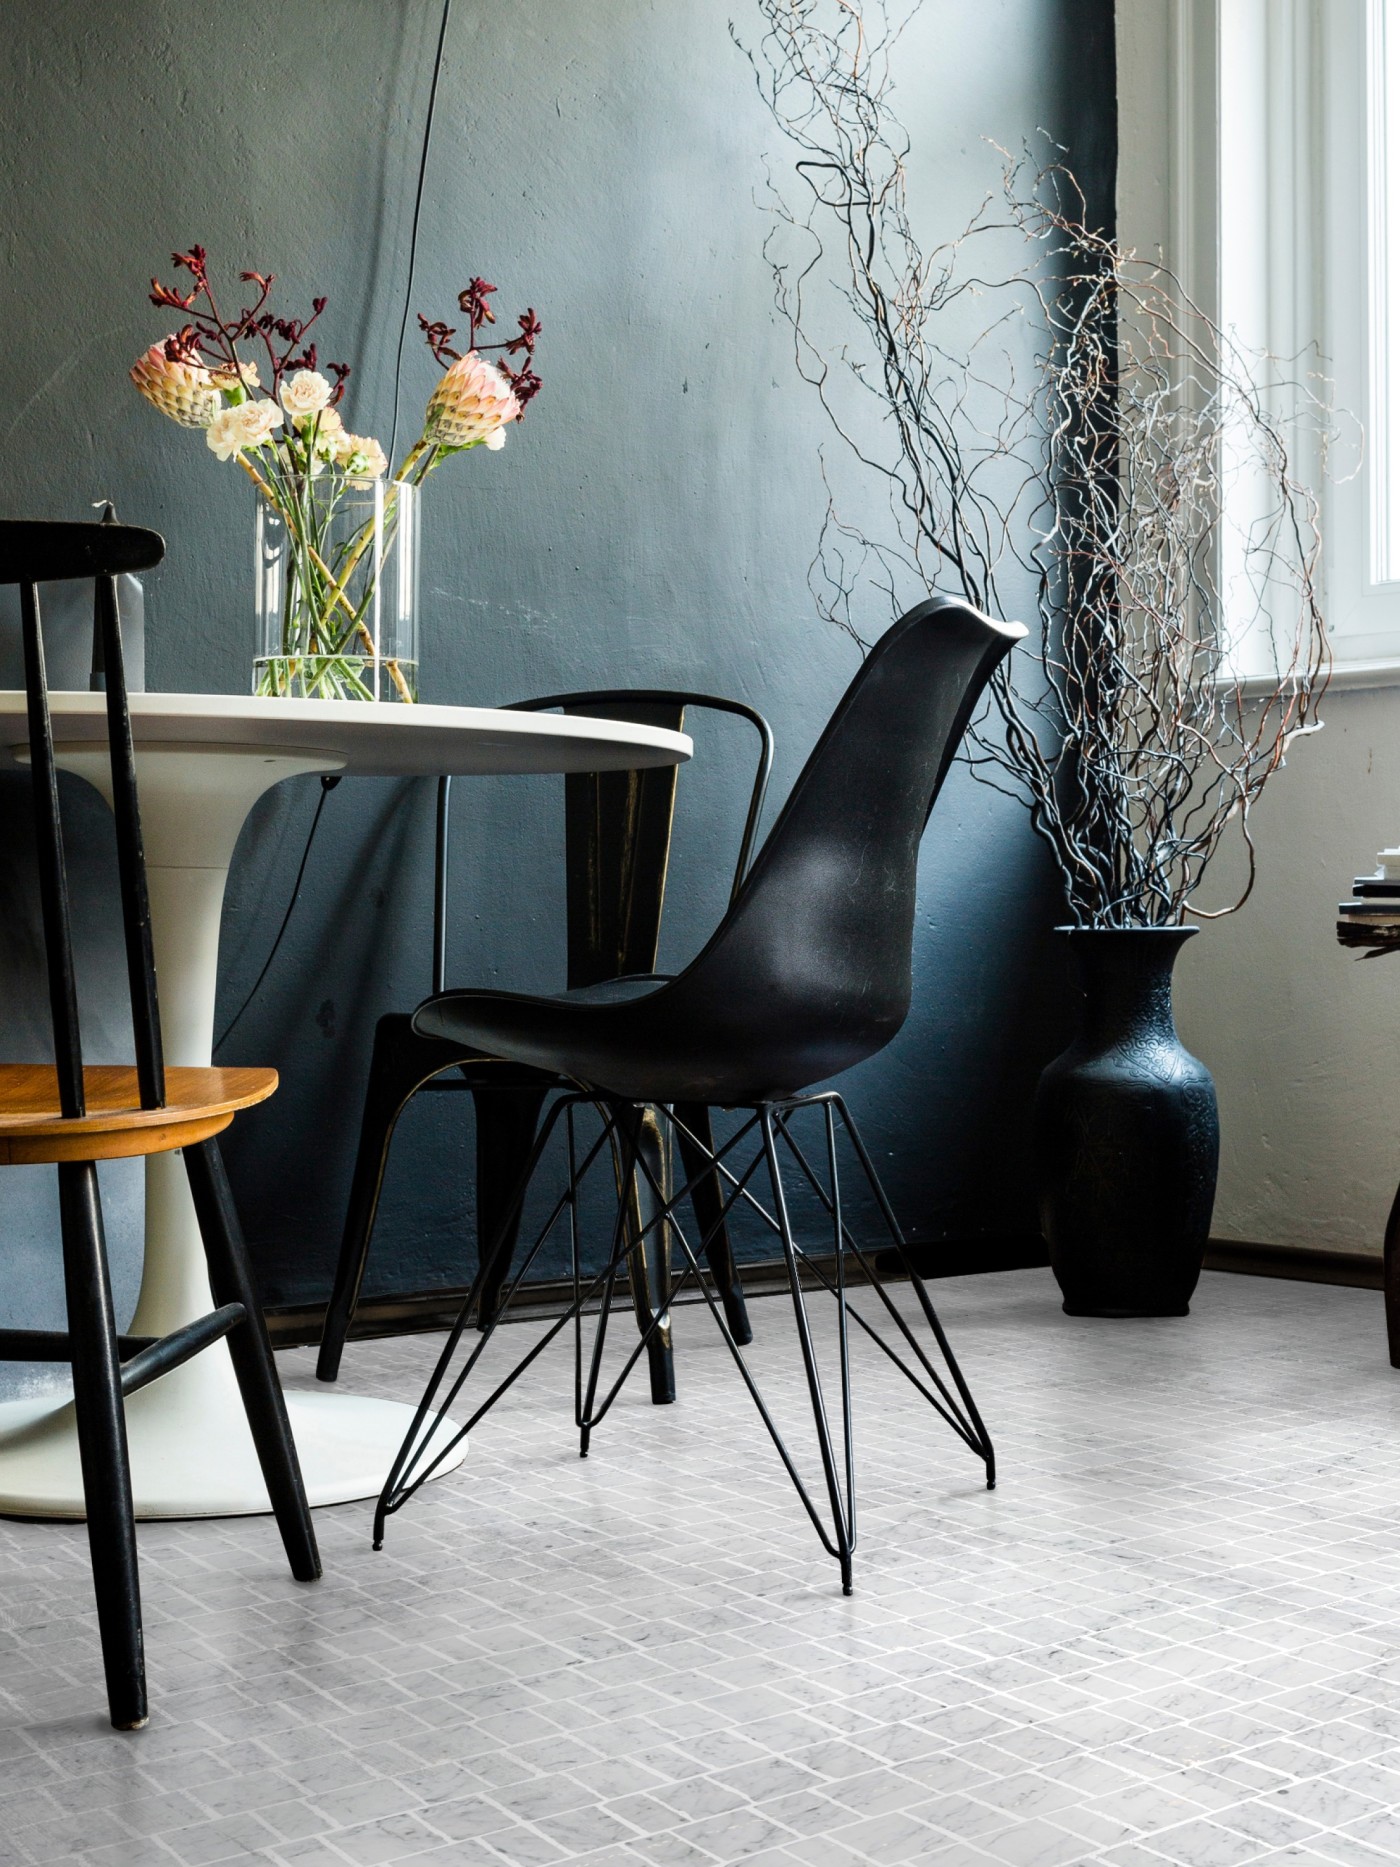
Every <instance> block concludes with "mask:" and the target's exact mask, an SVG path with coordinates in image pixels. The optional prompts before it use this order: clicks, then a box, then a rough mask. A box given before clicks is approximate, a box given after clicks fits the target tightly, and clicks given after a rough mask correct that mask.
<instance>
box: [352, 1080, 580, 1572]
mask: <svg viewBox="0 0 1400 1867" xmlns="http://www.w3.org/2000/svg"><path fill="white" fill-rule="evenodd" d="M578 1100H579V1098H578V1097H577V1096H560V1097H559V1098H558V1099H557V1100H556V1102H555V1104H554V1106H553V1108H551V1109H550V1111H549V1113H548V1115H547V1116H546V1117H545V1120H544V1125H543V1126H542V1127H541V1129H540V1131H539V1133H538V1134H537V1135H536V1136H535V1144H534V1146H533V1147H532V1148H531V1149H530V1158H529V1159H528V1160H527V1161H526V1163H525V1165H524V1167H523V1168H522V1169H521V1173H520V1178H519V1180H518V1181H517V1182H516V1186H515V1192H514V1194H513V1196H512V1198H511V1202H510V1206H509V1208H508V1210H507V1212H506V1214H505V1225H504V1226H503V1229H502V1232H501V1234H500V1236H499V1237H498V1238H496V1239H495V1240H494V1241H493V1243H492V1246H491V1249H490V1250H489V1251H488V1252H487V1253H486V1256H485V1258H484V1259H483V1261H482V1263H481V1265H480V1266H479V1267H478V1270H477V1274H476V1276H475V1277H474V1278H473V1280H472V1284H471V1288H470V1289H469V1290H468V1291H467V1294H466V1296H465V1297H464V1298H463V1299H462V1303H461V1307H460V1308H459V1309H458V1311H457V1316H456V1320H455V1321H454V1322H453V1324H452V1327H451V1329H449V1330H448V1332H447V1340H446V1341H445V1342H444V1343H443V1345H442V1348H441V1350H440V1351H439V1354H438V1358H437V1360H436V1362H435V1363H434V1364H433V1371H432V1373H431V1374H430V1375H429V1377H428V1383H427V1386H426V1387H425V1388H424V1389H423V1393H422V1395H421V1397H420V1399H419V1401H418V1404H417V1406H416V1407H415V1409H414V1413H413V1419H412V1421H411V1422H410V1423H409V1428H408V1431H407V1432H406V1433H405V1434H404V1437H403V1442H402V1444H401V1445H400V1446H399V1449H398V1451H397V1452H396V1453H395V1455H394V1462H393V1464H392V1465H391V1466H390V1467H389V1475H388V1477H387V1478H386V1479H385V1480H384V1488H383V1490H382V1491H381V1492H380V1494H379V1498H378V1501H377V1503H376V1504H375V1508H374V1532H373V1542H374V1547H375V1548H376V1549H382V1548H383V1547H384V1525H385V1523H386V1522H387V1520H388V1519H389V1517H390V1516H392V1515H393V1514H394V1512H395V1511H398V1510H401V1509H402V1508H403V1506H404V1505H405V1504H406V1503H407V1502H408V1500H409V1498H410V1497H412V1496H413V1494H414V1493H415V1492H416V1491H417V1490H418V1489H419V1488H420V1486H422V1485H423V1484H425V1483H426V1482H427V1480H428V1478H429V1477H431V1476H432V1473H433V1472H434V1471H435V1470H436V1469H437V1466H438V1464H439V1463H440V1462H441V1460H442V1459H443V1458H445V1457H446V1455H447V1451H448V1449H449V1448H446V1447H445V1448H443V1450H441V1451H440V1452H438V1453H436V1454H435V1455H434V1457H433V1458H432V1459H431V1460H430V1462H429V1464H428V1465H427V1467H426V1468H425V1470H424V1471H422V1472H420V1473H419V1474H418V1476H417V1477H415V1476H414V1468H415V1466H416V1465H417V1464H418V1462H419V1460H420V1459H422V1458H424V1457H425V1456H426V1455H427V1451H428V1447H429V1445H430V1443H431V1441H432V1438H433V1435H434V1433H435V1432H436V1430H437V1426H438V1425H440V1424H441V1422H442V1421H443V1420H444V1419H445V1418H446V1416H447V1409H448V1408H449V1407H450V1406H451V1405H452V1403H453V1401H454V1400H455V1399H456V1397H457V1395H458V1393H459V1392H460V1391H461V1388H462V1386H463V1384H464V1383H465V1381H466V1380H467V1377H468V1376H469V1375H470V1374H471V1372H472V1370H473V1368H475V1366H476V1364H477V1362H478V1361H479V1360H480V1359H481V1356H482V1355H483V1354H484V1353H485V1350H486V1346H487V1344H488V1342H489V1341H490V1339H491V1337H492V1336H493V1335H494V1334H495V1332H496V1328H497V1325H498V1324H499V1322H500V1320H501V1316H502V1314H503V1313H504V1311H505V1309H506V1307H507V1305H508V1304H509V1302H510V1298H511V1296H512V1295H513V1294H514V1292H515V1290H516V1289H517V1288H518V1287H519V1284H520V1280H521V1278H522V1277H524V1275H525V1274H526V1272H527V1271H528V1270H529V1268H530V1265H531V1264H532V1263H533V1262H534V1259H535V1257H536V1255H537V1253H538V1252H539V1249H540V1247H541V1245H542V1244H543V1242H544V1239H545V1237H546V1236H547V1235H548V1233H549V1231H550V1230H552V1228H553V1224H554V1218H555V1217H557V1214H558V1213H559V1212H560V1211H562V1210H563V1209H564V1206H565V1204H566V1203H567V1194H566V1196H565V1198H564V1199H562V1200H561V1201H560V1202H559V1205H558V1206H557V1207H556V1209H555V1215H554V1216H552V1217H551V1219H550V1220H549V1221H548V1222H547V1223H546V1225H545V1227H544V1228H543V1230H542V1231H541V1233H540V1236H539V1237H538V1238H537V1239H536V1241H535V1245H534V1248H533V1249H532V1250H531V1251H530V1252H529V1253H528V1254H527V1256H526V1261H525V1263H524V1264H523V1265H522V1266H521V1268H520V1270H519V1271H518V1272H517V1273H516V1276H515V1280H514V1282H513V1283H512V1285H511V1288H510V1291H508V1292H507V1294H506V1296H505V1299H504V1300H503V1302H502V1303H501V1305H500V1308H499V1309H498V1310H497V1312H496V1314H495V1315H494V1316H493V1317H492V1318H491V1319H490V1320H489V1321H488V1322H487V1324H486V1325H485V1327H484V1328H482V1329H481V1331H480V1340H479V1341H478V1342H477V1344H476V1347H475V1348H474V1349H473V1351H472V1352H471V1354H470V1355H469V1356H468V1357H467V1364H466V1367H465V1368H464V1369H463V1371H462V1373H461V1374H460V1375H458V1377H457V1379H456V1381H455V1382H453V1384H452V1386H451V1387H450V1389H449V1390H448V1393H447V1396H446V1398H445V1399H444V1400H443V1401H442V1402H441V1404H440V1405H438V1406H437V1407H436V1408H435V1407H434V1404H433V1403H434V1402H435V1401H436V1400H437V1396H438V1394H439V1393H440V1392H441V1389H442V1385H443V1382H444V1381H445V1380H446V1378H447V1375H448V1372H449V1370H450V1369H451V1366H452V1361H453V1357H454V1356H455V1355H456V1353H457V1349H458V1346H459V1345H460V1343H461V1340H462V1336H463V1334H464V1333H465V1331H466V1328H467V1323H468V1320H469V1318H470V1317H471V1316H472V1314H473V1312H474V1310H475V1309H476V1306H477V1299H478V1297H479V1294H480V1287H481V1285H482V1283H483V1281H484V1280H485V1279H486V1278H487V1277H489V1276H490V1275H491V1273H492V1271H493V1269H494V1268H495V1260H496V1256H497V1253H498V1252H500V1251H502V1250H504V1248H505V1244H506V1236H507V1233H506V1229H505V1227H506V1226H508V1225H509V1224H510V1223H511V1222H515V1223H518V1221H519V1215H520V1211H521V1209H522V1207H523V1205H524V1201H525V1195H526V1193H527V1192H528V1191H529V1187H530V1181H531V1180H532V1178H533V1177H534V1173H535V1169H536V1168H537V1167H538V1165H539V1163H540V1161H541V1159H542V1158H543V1156H544V1151H545V1148H546V1147H547V1146H548V1144H549V1140H550V1137H551V1136H552V1135H553V1133H554V1129H555V1126H556V1124H557V1123H558V1120H559V1117H560V1116H561V1115H562V1114H564V1113H565V1112H566V1111H570V1112H571V1111H572V1109H573V1108H574V1106H575V1105H576V1103H577V1102H578ZM607 1132H608V1131H607V1130H605V1132H604V1136H603V1137H601V1138H600V1139H599V1140H598V1142H596V1143H595V1145H594V1148H593V1150H592V1152H591V1153H590V1155H589V1156H588V1159H589V1160H591V1159H592V1158H593V1154H595V1153H596V1152H597V1151H598V1149H599V1148H601V1147H602V1146H603V1144H604V1141H605V1140H606V1138H607ZM587 1164H588V1162H587V1161H585V1164H584V1170H585V1171H586V1169H587ZM572 1171H573V1168H572V1161H571V1163H570V1172H571V1174H572ZM501 1391H504V1390H501ZM430 1414H431V1415H433V1416H434V1425H433V1426H432V1427H431V1428H430V1429H429V1430H428V1432H427V1433H426V1434H425V1433H424V1431H423V1428H424V1426H425V1424H426V1422H427V1420H428V1417H429V1415H430ZM465 1431H466V1428H462V1429H461V1430H460V1431H459V1433H458V1435H457V1439H460V1438H461V1437H462V1435H463V1433H465ZM457 1439H454V1440H453V1441H452V1442H451V1444H452V1445H455V1444H456V1443H457Z"/></svg>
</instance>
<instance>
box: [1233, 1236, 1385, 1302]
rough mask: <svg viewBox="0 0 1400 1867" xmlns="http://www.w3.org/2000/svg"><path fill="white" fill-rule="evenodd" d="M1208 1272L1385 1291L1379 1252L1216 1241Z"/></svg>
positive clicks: (1239, 1241)
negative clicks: (1227, 1272)
mask: <svg viewBox="0 0 1400 1867" xmlns="http://www.w3.org/2000/svg"><path fill="white" fill-rule="evenodd" d="M1206 1269H1207V1270H1208V1271H1233V1272H1234V1273H1236V1274H1237V1275H1239V1276H1243V1277H1283V1278H1287V1279H1288V1280H1289V1281H1290V1282H1292V1283H1299V1284H1345V1285H1347V1286H1348V1287H1349V1288H1351V1289H1353V1290H1380V1289H1382V1288H1383V1287H1384V1280H1383V1266H1382V1262H1381V1258H1380V1254H1379V1253H1378V1252H1371V1251H1329V1250H1325V1249H1322V1248H1318V1247H1313V1246H1311V1245H1308V1246H1297V1245H1259V1244H1250V1243H1248V1242H1246V1241H1245V1240H1243V1239H1237V1238H1213V1239H1212V1240H1211V1243H1210V1249H1209V1250H1208V1251H1207V1252H1206Z"/></svg>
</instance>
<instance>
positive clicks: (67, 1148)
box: [0, 520, 321, 1730]
mask: <svg viewBox="0 0 1400 1867" xmlns="http://www.w3.org/2000/svg"><path fill="white" fill-rule="evenodd" d="M164 553H165V546H164V543H163V541H162V540H161V539H160V537H159V536H158V535H157V534H156V533H155V532H150V531H142V530H139V529H137V528H136V527H134V526H127V525H117V524H114V523H107V522H103V523H100V524H76V525H69V524H59V523H49V522H44V521H33V522H31V521H24V520H0V583H4V584H18V585H19V586H20V600H21V626H22V635H23V642H24V667H25V687H26V695H27V703H28V719H29V755H30V763H31V769H32V772H33V779H34V786H33V790H34V827H35V833H36V840H37V844H38V857H39V862H38V873H39V890H40V905H41V910H42V918H43V933H44V952H45V958H46V961H47V970H48V991H49V1007H50V1013H51V1023H52V1028H53V1043H54V1063H53V1064H52V1065H36V1064H0V1165H35V1164H56V1166H57V1169H58V1184H59V1214H60V1222H61V1230H62V1239H63V1270H64V1284H65V1290H66V1295H67V1310H68V1327H67V1329H66V1330H37V1329H0V1360H6V1361H65V1362H68V1363H69V1364H70V1365H71V1367H72V1370H73V1399H74V1407H75V1412H76V1416H77V1431H78V1448H79V1456H80V1460H81V1465H82V1475H83V1497H84V1505H85V1509H86V1513H87V1525H88V1541H89V1545H90V1548H91V1552H92V1572H93V1584H94V1588H95V1591H96V1595H97V1614H98V1624H99V1628H100V1632H101V1638H102V1658H103V1666H104V1669H105V1672H106V1680H107V1698H108V1707H109V1710H110V1714H111V1719H112V1723H113V1725H114V1726H115V1727H116V1728H117V1729H118V1730H136V1729H138V1728H139V1727H140V1726H141V1725H143V1724H145V1722H146V1719H147V1697H146V1671H145V1658H144V1652H143V1643H142V1628H141V1594H140V1582H139V1577H138V1572H137V1561H136V1533H135V1524H134V1521H133V1509H132V1497H131V1472H130V1463H129V1459H128V1453H127V1441H126V1423H125V1418H124V1414H123V1411H122V1401H123V1398H124V1396H125V1395H127V1394H132V1393H135V1392H136V1391H137V1390H138V1389H140V1388H142V1387H145V1386H146V1385H148V1383H150V1382H151V1381H154V1380H157V1379H158V1378H159V1377H160V1376H161V1375H163V1374H167V1373H169V1372H170V1370H171V1369H172V1368H178V1367H179V1366H181V1364H182V1363H184V1362H186V1361H188V1360H189V1359H190V1358H191V1357H192V1356H193V1355H197V1354H198V1353H200V1351H201V1350H203V1349H205V1348H208V1347H210V1346H211V1344H213V1343H215V1342H218V1341H220V1340H222V1339H225V1338H227V1341H228V1345H229V1352H230V1354H231V1356H232V1359H233V1366H234V1372H235V1374H236V1376H237V1378H238V1385H239V1390H240V1392H241V1395H242V1400H243V1406H244V1409H245V1412H246V1413H247V1417H248V1425H249V1429H250V1431H251V1433H252V1436H253V1441H254V1444H255V1446H256V1448H257V1453H258V1459H259V1462H260V1463H261V1466H262V1472H263V1478H264V1480H265V1482H266V1484H267V1489H268V1494H269V1496H270V1498H271V1500H272V1506H273V1509H274V1511H275V1512H276V1515H277V1526H278V1529H279V1530H280V1531H281V1534H282V1542H283V1545H284V1547H285V1549H286V1552H287V1557H288V1560H289V1562H290V1564H291V1570H292V1574H293V1575H294V1576H295V1577H296V1578H297V1579H298V1580H299V1581H314V1580H315V1578H316V1577H317V1576H319V1574H320V1573H321V1564H320V1558H319V1556H318V1554H317V1550H316V1537H315V1533H314V1531H313V1529H312V1526H311V1514H310V1512H309V1510H308V1509H307V1503H306V1493H305V1490H304V1489H303V1486H302V1479H301V1471H300V1468H299V1466H298V1462H297V1455H296V1448H295V1446H294V1444H293V1442H292V1435H291V1429H290V1427H289V1425H288V1423H287V1412H286V1407H285V1405H284V1402H283V1398H282V1390H281V1387H280V1385H279V1383H278V1379H277V1371H276V1368H275V1367H274V1365H273V1359H272V1350H271V1347H270V1345H269V1342H268V1336H267V1329H266V1325H265V1324H264V1321H263V1316H262V1311H261V1309H260V1308H259V1305H258V1298H257V1293H256V1290H255V1287H254V1283H253V1277H252V1273H251V1270H250V1268H249V1264H248V1258H247V1252H246V1250H245V1248H244V1243H243V1238H242V1234H241V1232H240V1230H239V1227H238V1218H237V1214H236V1213H235V1211H234V1206H233V1199H232V1195H231V1193H230V1191H229V1186H228V1180H227V1178H226V1176H225V1173H224V1167H223V1162H222V1159H221V1157H220V1154H219V1145H218V1142H217V1141H216V1140H215V1139H214V1136H215V1135H217V1134H218V1133H220V1132H221V1131H222V1130H223V1129H224V1128H226V1127H227V1126H228V1125H229V1123H230V1122H231V1121H232V1119H233V1116H234V1113H235V1111H236V1110H237V1109H239V1108H245V1107H247V1106H249V1105H250V1104H252V1103H255V1102H261V1101H262V1100H264V1099H265V1098H266V1097H267V1096H269V1095H271V1094H272V1092H273V1090H274V1089H275V1088H276V1086H277V1075H276V1072H275V1071H273V1070H263V1069H213V1068H209V1069H198V1068H184V1067H174V1066H170V1067H167V1065H166V1063H165V1061H164V1055H163V1052H162V1047H161V1034H160V1011H159V1006H158V1003H157V998H156V975H155V963H154V959H153V955H152V947H151V926H150V908H149V903H148V899H147V890H146V867H145V858H144V854H143V850H142V842H141V819H140V811H139V806H138V801H137V794H136V763H135V752H134V748H133V744H132V734H131V718H130V714H129V711H128V707H127V694H126V684H125V678H124V673H123V664H122V641H121V627H120V620H119V617H118V613H117V585H116V581H115V580H116V579H117V578H118V577H119V576H122V575H124V574H125V573H127V572H129V571H141V570H147V569H149V568H150V567H151V566H152V565H155V564H158V563H159V562H160V560H161V558H162V557H163V556H164ZM83 577H91V578H93V579H94V580H95V592H96V594H95V598H94V658H93V666H94V669H95V670H97V671H98V672H100V673H101V674H102V677H103V681H104V684H105V688H106V697H107V730H108V738H109V742H110V753H111V771H112V792H113V815H114V818H115V823H116V836H117V862H118V874H119V879H120V886H121V911H122V923H123V931H124V934H125V938H126V958H127V975H128V980H129V984H130V991H131V1013H132V1029H133V1034H134V1037H135V1052H136V1064H135V1067H134V1068H125V1067H117V1066H112V1065H99V1066H88V1067H84V1064H83V1051H82V1038H81V1033H80V1031H79V1025H78V1005H77V992H76V982H75V978H74V971H73V950H72V938H71V934H70V929H69V906H68V884H67V876H66V870H65V865H64V858H63V835H62V823H61V818H60V814H59V798H58V781H57V773H56V769H55V761H54V744H53V731H52V726H51V722H50V717H49V697H48V685H47V681H46V678H45V673H44V640H43V628H42V623H41V619H40V610H39V589H38V586H39V585H41V584H44V583H50V582H55V581H64V580H68V579H76V578H83ZM176 1149H182V1150H183V1157H184V1162H185V1169H186V1173H187V1175H188V1178H189V1183H190V1192H191V1196H192V1198H193V1201H194V1207H195V1213H196V1216H197V1218H198V1221H199V1229H200V1234H201V1236H202V1238H203V1242H204V1251H205V1256H206V1258H207V1260H208V1265H209V1281H210V1283H211V1285H212V1287H213V1293H214V1300H215V1302H216V1303H217V1305H218V1308H217V1309H215V1310H214V1311H212V1312H211V1313H210V1314H209V1315H207V1316H202V1317H199V1318H197V1319H196V1320H195V1321H193V1322H189V1323H186V1324H184V1325H183V1326H182V1327H181V1328H179V1329H176V1330H174V1331H172V1332H171V1333H170V1334H169V1335H166V1336H163V1337H159V1338H155V1337H144V1336H119V1335H118V1334H117V1331H116V1323H115V1319H114V1316H113V1311H112V1292H111V1284H110V1279H109V1275H108V1268H107V1253H106V1245H105V1241H104V1238H103V1230H102V1202H101V1197H100V1194H99V1190H98V1181H97V1167H96V1163H97V1162H98V1161H99V1160H109V1159H115V1158H122V1157H126V1158H130V1157H132V1156H139V1155H148V1154H160V1153H170V1152H174V1151H175V1150H176Z"/></svg>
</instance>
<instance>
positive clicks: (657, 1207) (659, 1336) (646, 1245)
mask: <svg viewBox="0 0 1400 1867" xmlns="http://www.w3.org/2000/svg"><path fill="white" fill-rule="evenodd" d="M615 1119H616V1121H617V1125H618V1131H619V1133H621V1134H625V1135H627V1137H628V1140H629V1145H630V1147H631V1150H632V1155H633V1164H632V1171H631V1172H630V1173H629V1174H628V1175H626V1176H625V1178H623V1177H619V1182H618V1194H619V1197H620V1198H621V1199H622V1200H623V1202H624V1204H625V1206H626V1213H627V1228H628V1233H629V1238H628V1246H627V1275H628V1281H629V1283H630V1285H631V1290H632V1309H633V1313H634V1314H635V1316H636V1318H637V1329H638V1331H639V1332H640V1333H641V1334H642V1335H644V1336H645V1337H646V1354H647V1372H648V1374H649V1376H650V1378H651V1401H652V1405H653V1406H654V1407H665V1406H669V1405H670V1404H671V1402H672V1401H673V1400H674V1399H675V1398H676V1364H675V1356H674V1355H673V1353H672V1350H671V1315H670V1311H671V1233H670V1227H669V1225H668V1224H667V1221H666V1219H665V1217H664V1216H663V1213H664V1209H665V1208H666V1206H667V1205H668V1204H669V1200H668V1197H667V1190H666V1189H667V1187H668V1184H669V1181H670V1171H669V1161H668V1158H667V1153H666V1143H665V1141H664V1140H663V1138H662V1134H661V1130H660V1127H659V1126H658V1124H657V1119H656V1116H655V1114H654V1113H653V1112H652V1111H651V1110H650V1109H649V1108H645V1107H643V1106H641V1105H639V1104H636V1103H622V1104H619V1105H618V1107H617V1109H616V1111H615ZM619 1175H621V1169H620V1167H619Z"/></svg>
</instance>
